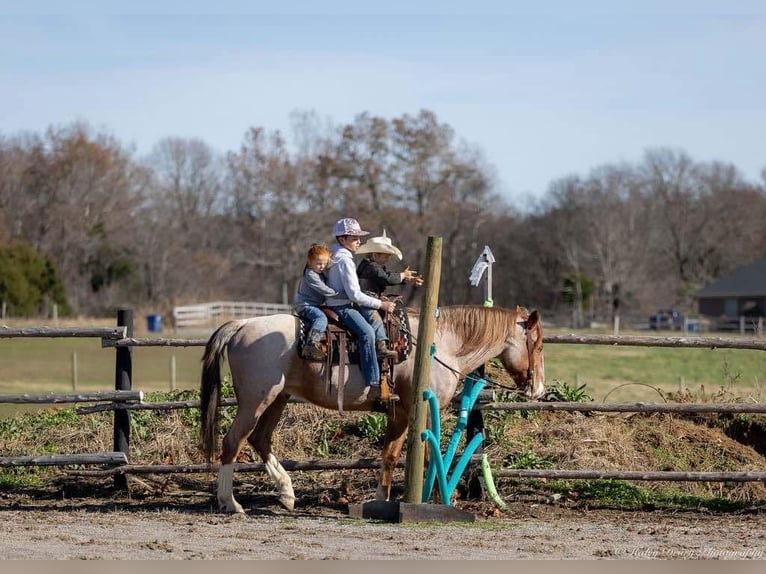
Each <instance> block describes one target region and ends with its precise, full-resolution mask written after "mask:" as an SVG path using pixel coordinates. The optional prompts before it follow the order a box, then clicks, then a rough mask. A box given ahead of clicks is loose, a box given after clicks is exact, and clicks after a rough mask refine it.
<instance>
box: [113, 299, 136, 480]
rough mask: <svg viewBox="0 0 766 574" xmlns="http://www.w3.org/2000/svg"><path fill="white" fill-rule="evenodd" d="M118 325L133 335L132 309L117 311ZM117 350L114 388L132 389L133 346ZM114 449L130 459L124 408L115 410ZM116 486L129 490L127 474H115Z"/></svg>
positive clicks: (127, 416)
mask: <svg viewBox="0 0 766 574" xmlns="http://www.w3.org/2000/svg"><path fill="white" fill-rule="evenodd" d="M117 326H118V327H125V328H126V332H125V336H126V337H127V338H129V339H130V338H132V337H133V310H132V309H120V310H119V311H117ZM115 352H116V360H115V371H114V390H115V391H130V390H131V387H132V383H131V381H132V378H133V347H117V348H116V349H115ZM114 450H115V452H123V453H125V456H126V457H128V459H130V414H129V413H128V411H126V410H123V409H119V410H116V411H114ZM114 486H115V488H117V489H120V490H127V488H128V477H127V475H125V474H116V475H114Z"/></svg>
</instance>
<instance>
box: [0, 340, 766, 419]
mask: <svg viewBox="0 0 766 574" xmlns="http://www.w3.org/2000/svg"><path fill="white" fill-rule="evenodd" d="M142 336H143V335H142ZM73 353H76V354H77V377H78V390H80V391H98V390H111V389H113V388H114V360H115V350H114V349H111V348H107V349H102V348H101V342H100V340H98V339H89V338H62V339H58V338H34V339H31V338H30V339H23V338H19V339H3V340H0V394H20V393H30V394H41V393H47V392H59V393H63V392H72V391H73V388H72V355H73ZM172 356H175V359H176V388H177V389H179V390H183V389H196V388H198V386H199V377H200V358H201V357H202V347H187V348H182V347H134V348H133V387H134V388H135V389H139V390H143V391H145V392H150V391H158V390H169V389H170V361H171V357H172ZM545 371H546V378H547V380H548V387H549V388H552V387H554V386H555V385H556V383H557V382H559V383H566V384H567V385H569V387H571V388H578V387H580V386H581V385H583V384H584V385H586V386H585V388H584V389H583V390H584V392H586V393H587V394H588V395H590V396H591V397H593V399H594V400H596V401H602V400H603V399H604V397H605V396H607V394H608V395H609V396H608V400H609V402H627V401H637V400H644V401H653V402H656V401H660V400H662V398H661V397H660V395H659V394H658V393H657V392H656V391H655V390H654V389H653V388H651V387H655V388H658V389H661V391H662V392H663V393H665V394H667V393H669V392H675V391H678V390H679V384H680V381H682V380H683V383H684V384H685V386H686V387H687V388H689V389H690V390H692V391H697V390H698V389H699V387H700V385H702V386H704V389H705V391H706V392H707V393H708V394H712V393H715V391H716V390H718V389H721V388H725V389H727V390H730V391H732V392H733V393H734V394H735V395H737V396H748V395H751V396H753V397H755V398H757V399H760V400H766V353H765V352H763V351H753V350H735V349H715V350H710V349H670V348H653V347H610V346H604V345H570V344H548V345H546V347H545ZM620 385H625V386H620ZM647 385H648V386H647ZM618 387H619V388H618ZM610 393H611V394H610ZM35 408H39V407H34V406H16V405H2V404H0V417H2V416H8V415H9V414H12V413H15V412H21V411H28V410H32V409H35Z"/></svg>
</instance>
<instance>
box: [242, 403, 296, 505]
mask: <svg viewBox="0 0 766 574" xmlns="http://www.w3.org/2000/svg"><path fill="white" fill-rule="evenodd" d="M289 398H290V396H289V395H287V394H285V393H282V394H280V395H279V396H278V397H277V398H276V399H275V400H274V402H273V403H271V404H270V405H269V408H267V409H266V410H265V411H264V412H263V414H262V415H261V416H260V417H259V418H258V424H257V425H255V430H253V432H252V433H250V437H249V438H248V440H249V441H250V444H251V445H252V447H253V449H254V450H255V452H257V453H258V455H259V456H260V457H261V460H263V462H264V463H265V464H266V472H267V473H268V474H269V477H270V478H271V480H273V481H274V484H275V485H276V487H277V492H278V496H277V497H278V500H279V502H280V504H282V506H284V507H285V508H286V509H287V510H289V511H291V512H292V511H293V509H294V508H295V491H294V490H293V481H292V480H291V479H290V475H289V474H287V471H286V470H285V469H284V467H283V466H282V465H281V464H280V463H279V460H278V459H277V457H276V456H274V453H273V452H272V451H271V436H272V435H273V434H274V429H275V428H277V423H279V419H280V417H281V416H282V412H283V411H284V410H285V406H286V405H287V401H288V399H289Z"/></svg>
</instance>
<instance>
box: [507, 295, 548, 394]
mask: <svg viewBox="0 0 766 574" xmlns="http://www.w3.org/2000/svg"><path fill="white" fill-rule="evenodd" d="M516 316H517V320H516V327H517V328H516V329H514V330H513V331H512V332H511V333H510V334H509V335H508V345H507V346H506V348H505V350H504V351H503V353H502V354H501V355H500V361H501V362H502V363H503V366H504V367H505V370H506V371H508V373H509V374H510V375H511V377H512V378H513V380H514V382H515V383H516V386H517V387H518V388H519V389H521V390H522V391H523V392H524V394H525V395H526V396H527V397H529V398H531V399H539V398H541V397H542V396H543V395H544V394H545V360H544V357H543V325H542V321H541V320H540V313H538V312H537V311H536V310H535V311H532V312H531V313H530V312H529V311H527V310H526V309H523V308H521V307H518V306H517V307H516Z"/></svg>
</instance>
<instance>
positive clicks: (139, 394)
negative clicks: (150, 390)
mask: <svg viewBox="0 0 766 574" xmlns="http://www.w3.org/2000/svg"><path fill="white" fill-rule="evenodd" d="M143 400H144V392H143V391H103V392H92V393H68V394H53V393H48V394H45V395H30V394H23V395H0V403H16V404H60V403H95V402H101V401H110V402H113V401H117V402H128V401H143Z"/></svg>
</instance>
